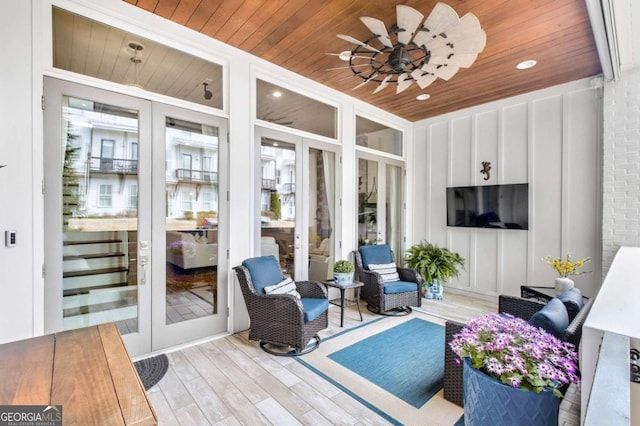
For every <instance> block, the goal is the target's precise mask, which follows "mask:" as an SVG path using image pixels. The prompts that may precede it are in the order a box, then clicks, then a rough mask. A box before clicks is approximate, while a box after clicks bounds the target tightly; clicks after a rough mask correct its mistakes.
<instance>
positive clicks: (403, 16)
mask: <svg viewBox="0 0 640 426" xmlns="http://www.w3.org/2000/svg"><path fill="white" fill-rule="evenodd" d="M396 15H397V17H398V27H399V28H401V29H403V30H404V31H400V32H399V33H398V41H399V42H400V43H402V44H404V45H407V44H409V42H410V41H411V39H412V38H413V35H414V34H415V32H416V30H417V29H418V27H419V26H420V23H421V22H422V20H423V19H424V15H423V14H422V13H420V12H418V11H417V10H415V9H414V8H412V7H410V6H405V5H402V4H399V5H397V6H396Z"/></svg>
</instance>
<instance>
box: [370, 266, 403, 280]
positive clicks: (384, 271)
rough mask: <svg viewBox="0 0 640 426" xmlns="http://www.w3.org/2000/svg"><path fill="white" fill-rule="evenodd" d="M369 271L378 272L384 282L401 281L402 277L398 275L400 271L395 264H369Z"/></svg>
mask: <svg viewBox="0 0 640 426" xmlns="http://www.w3.org/2000/svg"><path fill="white" fill-rule="evenodd" d="M369 270H370V271H373V272H377V273H379V274H380V276H381V277H382V281H384V282H387V281H399V280H400V275H398V269H397V267H396V264H395V262H391V263H385V264H383V265H377V264H375V263H370V264H369Z"/></svg>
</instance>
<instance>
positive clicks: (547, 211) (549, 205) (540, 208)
mask: <svg viewBox="0 0 640 426" xmlns="http://www.w3.org/2000/svg"><path fill="white" fill-rule="evenodd" d="M532 108H533V112H532V119H533V122H532V123H531V125H532V128H533V129H534V131H533V141H532V148H533V158H532V162H533V176H532V178H531V181H530V183H529V189H530V194H529V200H530V201H531V202H532V204H533V210H531V209H530V211H532V215H530V216H529V230H530V231H532V241H531V243H532V246H531V250H532V251H531V253H530V255H531V259H530V262H531V272H532V273H533V275H534V276H536V277H538V278H537V280H536V281H539V282H536V283H535V284H536V285H544V284H545V283H550V282H551V283H552V282H553V279H554V277H555V275H556V273H555V271H553V269H551V268H549V266H547V265H546V264H545V263H544V262H542V261H541V259H542V258H543V257H544V256H546V255H550V256H559V255H560V250H561V236H562V119H563V117H562V110H563V108H562V96H560V95H557V96H551V97H545V98H543V99H539V100H536V101H534V102H533V103H532Z"/></svg>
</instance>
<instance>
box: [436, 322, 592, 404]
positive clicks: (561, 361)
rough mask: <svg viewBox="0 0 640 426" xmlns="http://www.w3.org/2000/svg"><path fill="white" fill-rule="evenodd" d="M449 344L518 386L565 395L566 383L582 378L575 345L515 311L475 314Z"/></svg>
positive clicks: (490, 372)
mask: <svg viewBox="0 0 640 426" xmlns="http://www.w3.org/2000/svg"><path fill="white" fill-rule="evenodd" d="M449 345H450V347H451V349H452V350H453V352H454V353H455V354H456V355H458V356H459V357H460V358H461V359H462V358H464V357H469V359H470V362H471V366H472V367H473V368H476V369H478V370H481V371H483V372H484V373H486V374H488V375H489V376H492V377H494V378H496V379H498V380H499V381H501V382H502V383H504V384H505V385H509V386H513V387H515V388H520V389H524V390H531V391H534V392H536V393H540V392H542V391H543V390H544V389H551V390H552V391H553V393H554V395H556V396H557V397H560V398H561V397H562V393H561V392H560V390H559V388H560V387H561V386H562V385H564V384H568V383H579V382H580V377H579V375H578V367H577V360H578V354H577V353H576V351H575V347H574V345H572V344H571V343H567V342H562V341H561V340H560V339H558V338H557V337H555V336H553V335H551V334H549V333H547V332H546V331H544V330H543V329H541V328H536V327H534V326H532V325H530V324H528V323H527V322H526V321H525V320H523V319H520V318H516V317H514V316H512V315H508V314H497V313H490V314H484V315H481V316H479V317H476V318H473V319H472V320H470V321H469V322H467V324H466V325H465V327H464V328H463V329H462V330H461V331H460V332H459V333H458V334H456V335H454V337H453V340H452V341H451V342H450V343H449ZM457 361H458V362H460V360H457Z"/></svg>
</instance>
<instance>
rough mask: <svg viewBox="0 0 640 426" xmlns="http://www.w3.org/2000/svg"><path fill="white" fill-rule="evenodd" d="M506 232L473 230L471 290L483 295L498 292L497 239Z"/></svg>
mask: <svg viewBox="0 0 640 426" xmlns="http://www.w3.org/2000/svg"><path fill="white" fill-rule="evenodd" d="M503 232H506V231H499V230H495V229H477V230H475V234H476V238H475V247H474V256H473V260H474V263H475V267H474V276H473V288H474V290H475V291H478V292H480V293H484V294H497V291H498V262H499V261H500V259H499V258H498V239H499V238H500V235H501V234H502V233H503Z"/></svg>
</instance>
